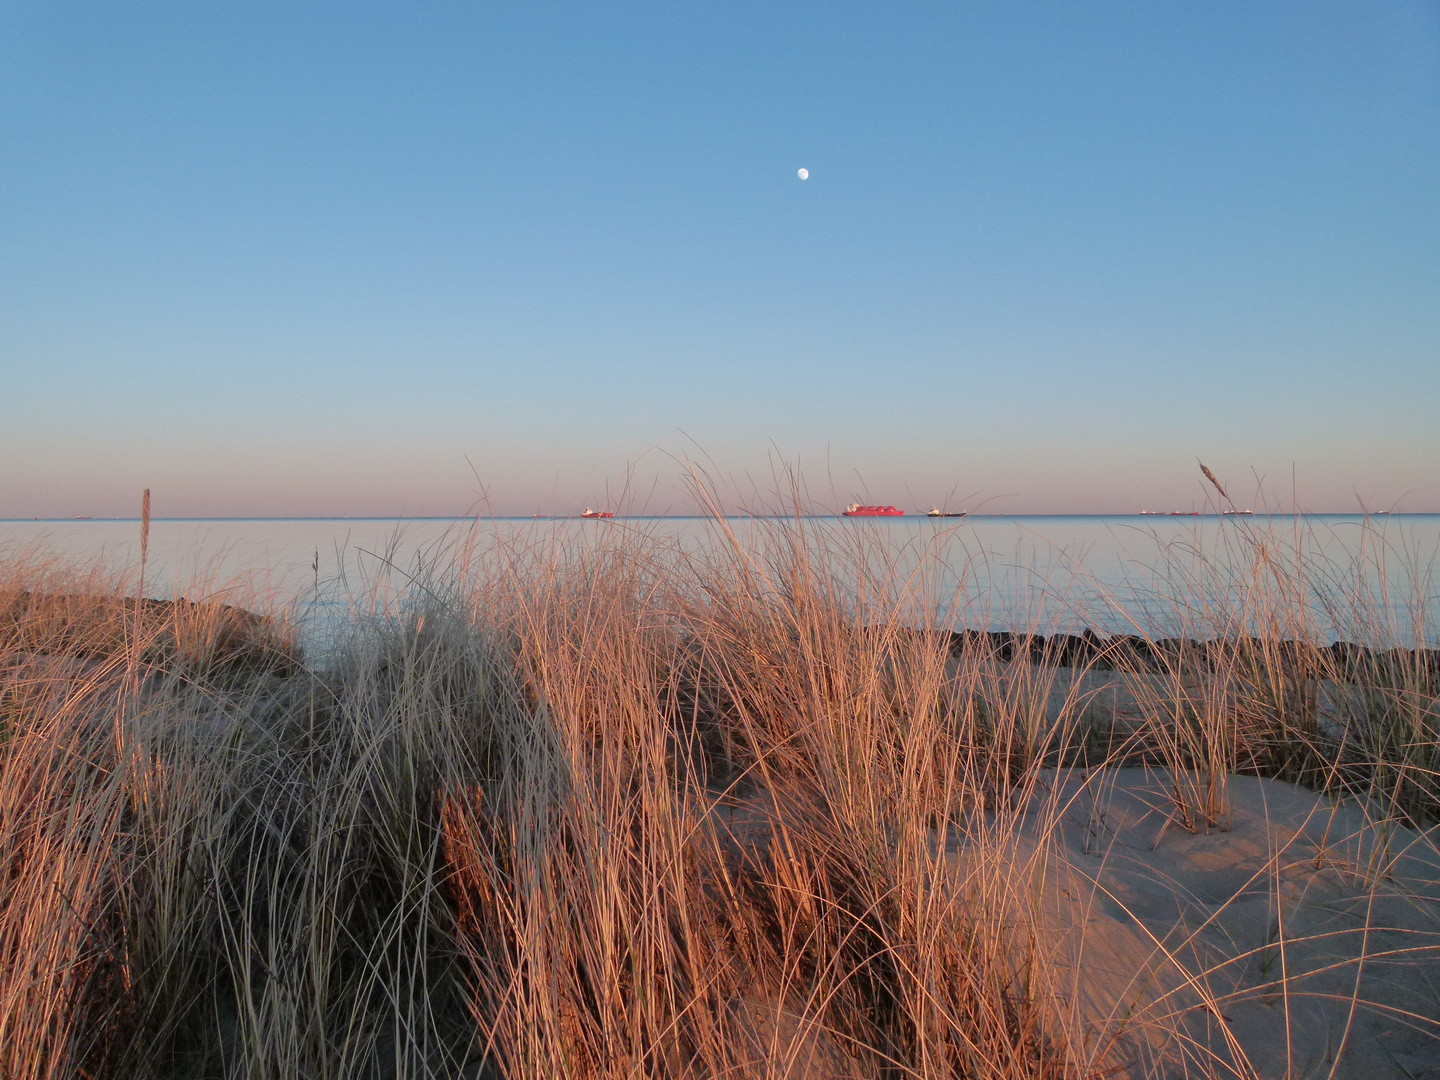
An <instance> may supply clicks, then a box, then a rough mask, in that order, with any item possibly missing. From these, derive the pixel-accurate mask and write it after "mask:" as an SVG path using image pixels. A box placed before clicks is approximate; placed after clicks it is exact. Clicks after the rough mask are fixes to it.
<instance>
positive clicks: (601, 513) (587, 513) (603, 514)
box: [580, 506, 615, 518]
mask: <svg viewBox="0 0 1440 1080" xmlns="http://www.w3.org/2000/svg"><path fill="white" fill-rule="evenodd" d="M580 516H581V517H582V518H613V517H614V516H615V515H614V514H613V513H611V512H610V511H609V510H591V509H590V507H588V506H587V507H585V509H584V510H581V511H580Z"/></svg>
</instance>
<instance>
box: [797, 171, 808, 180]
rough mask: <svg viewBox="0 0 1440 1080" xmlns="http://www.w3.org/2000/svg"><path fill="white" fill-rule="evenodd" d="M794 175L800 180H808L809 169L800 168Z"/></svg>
mask: <svg viewBox="0 0 1440 1080" xmlns="http://www.w3.org/2000/svg"><path fill="white" fill-rule="evenodd" d="M795 175H796V176H798V177H799V178H800V179H801V180H809V179H810V170H809V169H801V170H800V171H799V172H797V173H796V174H795Z"/></svg>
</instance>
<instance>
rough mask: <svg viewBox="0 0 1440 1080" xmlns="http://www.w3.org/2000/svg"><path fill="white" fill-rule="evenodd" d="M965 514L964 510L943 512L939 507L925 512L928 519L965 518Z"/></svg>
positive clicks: (933, 507)
mask: <svg viewBox="0 0 1440 1080" xmlns="http://www.w3.org/2000/svg"><path fill="white" fill-rule="evenodd" d="M965 514H966V511H964V510H954V511H951V510H941V509H940V508H939V507H938V506H932V507H930V509H929V510H926V511H925V516H926V517H964V516H965Z"/></svg>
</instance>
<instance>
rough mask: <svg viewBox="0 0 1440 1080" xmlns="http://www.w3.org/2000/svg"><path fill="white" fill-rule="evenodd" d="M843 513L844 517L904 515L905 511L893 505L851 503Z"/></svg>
mask: <svg viewBox="0 0 1440 1080" xmlns="http://www.w3.org/2000/svg"><path fill="white" fill-rule="evenodd" d="M842 514H843V516H844V517H904V516H905V511H904V510H897V509H895V507H893V506H873V505H870V504H861V503H851V504H850V505H849V506H847V507H846V508H845V509H844V511H842Z"/></svg>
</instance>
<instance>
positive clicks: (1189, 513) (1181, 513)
mask: <svg viewBox="0 0 1440 1080" xmlns="http://www.w3.org/2000/svg"><path fill="white" fill-rule="evenodd" d="M1170 516H1171V517H1199V516H1200V511H1199V510H1171V511H1170Z"/></svg>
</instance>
